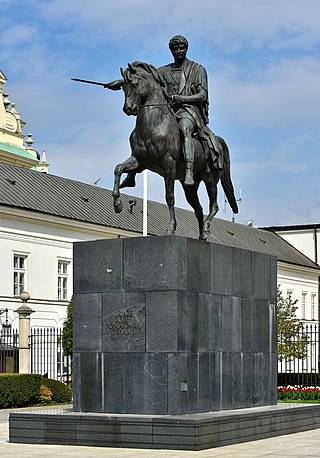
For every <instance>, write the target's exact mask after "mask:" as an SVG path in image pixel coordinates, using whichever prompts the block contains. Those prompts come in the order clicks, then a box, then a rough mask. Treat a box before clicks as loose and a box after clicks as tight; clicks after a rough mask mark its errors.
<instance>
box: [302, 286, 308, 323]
mask: <svg viewBox="0 0 320 458" xmlns="http://www.w3.org/2000/svg"><path fill="white" fill-rule="evenodd" d="M306 300H307V293H302V296H301V318H302V319H303V320H305V319H306Z"/></svg>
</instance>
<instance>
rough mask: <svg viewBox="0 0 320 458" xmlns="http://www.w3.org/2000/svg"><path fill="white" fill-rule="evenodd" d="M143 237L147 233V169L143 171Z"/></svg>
mask: <svg viewBox="0 0 320 458" xmlns="http://www.w3.org/2000/svg"><path fill="white" fill-rule="evenodd" d="M142 235H143V237H146V236H147V235H148V171H147V170H144V171H143V232H142Z"/></svg>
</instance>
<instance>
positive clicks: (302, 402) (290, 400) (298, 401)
mask: <svg viewBox="0 0 320 458" xmlns="http://www.w3.org/2000/svg"><path fill="white" fill-rule="evenodd" d="M278 404H320V400H317V401H302V400H297V399H286V400H278Z"/></svg>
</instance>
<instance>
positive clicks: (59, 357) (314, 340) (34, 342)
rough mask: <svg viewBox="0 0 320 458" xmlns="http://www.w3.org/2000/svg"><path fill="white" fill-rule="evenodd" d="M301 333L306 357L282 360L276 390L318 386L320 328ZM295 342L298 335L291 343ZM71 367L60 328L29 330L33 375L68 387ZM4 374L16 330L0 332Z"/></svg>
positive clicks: (13, 355) (11, 363) (12, 366)
mask: <svg viewBox="0 0 320 458" xmlns="http://www.w3.org/2000/svg"><path fill="white" fill-rule="evenodd" d="M302 333H304V335H307V338H308V344H307V348H306V350H307V351H306V357H305V358H304V359H290V358H285V359H283V360H282V361H280V362H279V363H278V386H287V385H303V386H320V359H319V351H320V347H319V325H318V324H311V325H305V327H304V330H303V331H302ZM298 338H299V335H298V336H296V337H295V338H294V339H293V341H295V340H297V339H298ZM71 363H72V361H71V357H70V356H66V355H64V352H63V348H62V328H32V330H31V334H30V367H31V372H32V373H34V374H41V375H42V376H45V377H48V378H53V379H55V380H59V381H61V382H64V383H70V382H71V368H72V364H71ZM4 372H7V373H10V372H19V333H18V330H16V329H11V328H8V329H6V328H5V329H0V373H4Z"/></svg>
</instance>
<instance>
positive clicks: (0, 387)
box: [0, 374, 41, 409]
mask: <svg viewBox="0 0 320 458" xmlns="http://www.w3.org/2000/svg"><path fill="white" fill-rule="evenodd" d="M40 385H41V376H40V375H37V374H0V408H2V409H8V408H11V407H27V406H31V405H34V404H37V403H38V402H39V400H40Z"/></svg>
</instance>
